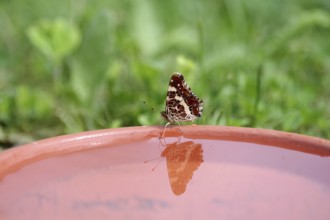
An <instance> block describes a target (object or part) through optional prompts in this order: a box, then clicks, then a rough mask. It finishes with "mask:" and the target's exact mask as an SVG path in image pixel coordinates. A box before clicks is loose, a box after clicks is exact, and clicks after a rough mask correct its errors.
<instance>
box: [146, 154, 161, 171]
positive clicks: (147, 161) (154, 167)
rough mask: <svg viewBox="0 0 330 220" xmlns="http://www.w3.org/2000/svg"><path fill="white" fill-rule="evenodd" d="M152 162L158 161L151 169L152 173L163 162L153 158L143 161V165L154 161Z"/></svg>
mask: <svg viewBox="0 0 330 220" xmlns="http://www.w3.org/2000/svg"><path fill="white" fill-rule="evenodd" d="M154 160H158V161H157V163H156V165H155V166H153V168H152V169H151V170H152V171H154V170H155V169H156V167H157V166H158V165H159V164H160V162H161V161H162V160H163V158H159V157H157V158H153V159H151V160H146V161H144V163H149V162H150V161H154Z"/></svg>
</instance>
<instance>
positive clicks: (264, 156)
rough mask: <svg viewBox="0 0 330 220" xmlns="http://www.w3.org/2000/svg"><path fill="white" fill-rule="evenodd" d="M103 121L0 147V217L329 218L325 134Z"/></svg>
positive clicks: (329, 153)
mask: <svg viewBox="0 0 330 220" xmlns="http://www.w3.org/2000/svg"><path fill="white" fill-rule="evenodd" d="M181 129H182V132H181V131H180V129H179V128H178V127H170V128H168V129H167V130H166V134H165V137H164V138H162V139H160V138H159V137H160V135H161V134H162V132H163V127H130V128H119V129H107V130H99V131H91V132H83V133H79V134H73V135H66V136H60V137H55V138H50V139H46V140H41V141H37V142H34V143H31V144H28V145H24V146H20V147H16V148H13V149H10V150H7V151H4V152H2V153H1V154H0V195H1V198H0V220H2V219H10V220H16V219H24V220H29V219H31V220H32V219H33V220H37V219H43V220H44V219H88V220H90V219H93V220H95V219H198V220H201V219H205V220H206V219H217V220H218V219H299V220H303V219H318V220H322V219H324V220H328V219H330V175H329V173H330V157H329V156H330V141H328V140H324V139H320V138H314V137H308V136H303V135H298V134H293V133H286V132H279V131H272V130H264V129H252V128H237V127H219V126H181Z"/></svg>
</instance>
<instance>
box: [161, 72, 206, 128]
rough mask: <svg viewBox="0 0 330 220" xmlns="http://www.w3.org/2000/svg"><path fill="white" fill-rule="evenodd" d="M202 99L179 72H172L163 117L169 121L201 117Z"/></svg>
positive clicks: (190, 119)
mask: <svg viewBox="0 0 330 220" xmlns="http://www.w3.org/2000/svg"><path fill="white" fill-rule="evenodd" d="M202 111H203V101H202V100H200V99H199V98H198V97H197V96H196V95H195V94H194V93H193V92H192V91H191V89H190V87H189V86H188V85H187V83H186V81H185V80H184V77H183V75H182V74H180V73H174V74H173V75H172V77H171V80H170V83H169V86H168V90H167V98H166V107H165V112H162V113H161V114H162V116H163V118H165V119H166V120H167V121H169V122H170V123H174V122H180V121H192V120H194V119H196V118H198V117H201V115H202Z"/></svg>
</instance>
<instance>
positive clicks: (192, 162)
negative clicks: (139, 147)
mask: <svg viewBox="0 0 330 220" xmlns="http://www.w3.org/2000/svg"><path fill="white" fill-rule="evenodd" d="M161 157H165V158H166V164H167V172H168V177H169V180H170V184H171V188H172V191H173V193H174V194H175V195H177V196H179V195H181V194H182V193H184V192H185V191H186V187H187V184H188V182H189V181H190V180H191V178H192V176H193V173H194V172H195V171H196V170H197V169H198V167H199V166H200V164H201V163H202V162H203V149H202V145H201V144H196V143H194V142H192V141H187V142H183V143H180V142H174V143H172V144H167V145H166V148H165V150H164V151H163V152H162V154H161Z"/></svg>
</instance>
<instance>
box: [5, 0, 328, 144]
mask: <svg viewBox="0 0 330 220" xmlns="http://www.w3.org/2000/svg"><path fill="white" fill-rule="evenodd" d="M0 27H1V32H0V38H1V47H0V143H2V145H3V146H5V145H6V146H9V145H11V144H20V143H24V142H29V141H31V140H35V139H41V138H46V137H52V136H56V135H59V134H65V133H73V132H79V131H85V130H94V129H101V128H110V127H122V126H133V125H161V124H163V123H162V122H161V120H160V115H159V112H160V111H162V110H163V109H164V101H165V96H166V90H167V86H168V81H169V78H170V75H171V74H172V72H174V71H179V72H181V73H183V74H184V76H185V78H186V80H187V82H188V84H189V85H190V86H191V87H192V88H193V90H194V92H195V93H196V94H197V95H198V96H199V97H200V98H202V99H203V100H204V102H205V105H204V114H203V117H202V118H201V119H199V120H197V121H196V123H197V124H209V125H231V126H248V127H259V128H268V129H276V130H283V131H290V132H296V133H302V134H307V135H313V136H318V137H322V138H328V139H329V138H330V133H329V131H330V86H329V85H330V43H329V39H330V4H329V3H328V0H317V1H308V0H292V1H283V0H280V1H262V0H252V1H243V0H234V1H232V0H224V1H215V0H205V1H189V0H182V1H174V0H167V1H151V0H141V1H133V0H131V1H129V0H121V1H119V0H118V1H114V0H98V1H93V2H89V1H78V0H71V1H69V0H59V1H44V0H34V1H27V0H26V1H2V2H0Z"/></svg>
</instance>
